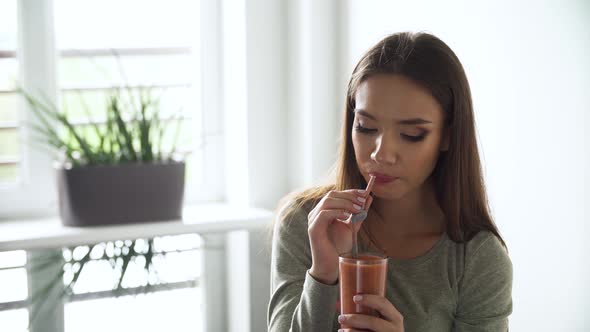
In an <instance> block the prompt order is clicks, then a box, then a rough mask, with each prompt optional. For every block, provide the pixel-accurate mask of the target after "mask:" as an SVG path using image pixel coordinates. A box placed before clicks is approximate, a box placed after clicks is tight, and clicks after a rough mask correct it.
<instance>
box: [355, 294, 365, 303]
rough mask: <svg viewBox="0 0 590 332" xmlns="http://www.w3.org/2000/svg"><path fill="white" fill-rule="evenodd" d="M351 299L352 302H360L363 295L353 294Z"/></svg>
mask: <svg viewBox="0 0 590 332" xmlns="http://www.w3.org/2000/svg"><path fill="white" fill-rule="evenodd" d="M352 300H353V301H354V302H360V301H362V300H363V296H362V295H355V296H353V297H352Z"/></svg>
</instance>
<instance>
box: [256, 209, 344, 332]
mask: <svg viewBox="0 0 590 332" xmlns="http://www.w3.org/2000/svg"><path fill="white" fill-rule="evenodd" d="M283 211H285V209H283ZM289 215H290V216H289V217H286V216H285V215H284V213H279V214H278V217H277V219H276V221H275V226H274V231H273V239H272V254H271V298H270V303H269V307H268V330H269V331H273V332H279V331H280V332H282V331H310V332H313V331H322V332H325V331H333V330H337V329H338V327H337V325H336V326H334V321H335V316H336V302H337V300H338V284H336V285H326V284H323V283H321V282H318V281H316V280H315V279H314V278H313V277H312V276H311V275H310V274H309V273H308V270H309V269H310V268H311V263H312V260H311V249H310V245H309V237H308V235H307V212H306V211H304V210H303V209H301V210H299V211H296V212H294V213H289Z"/></svg>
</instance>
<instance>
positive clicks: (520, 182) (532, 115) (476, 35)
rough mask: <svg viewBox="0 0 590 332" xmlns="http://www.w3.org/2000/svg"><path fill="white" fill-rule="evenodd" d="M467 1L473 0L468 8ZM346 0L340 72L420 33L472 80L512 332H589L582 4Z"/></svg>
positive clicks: (588, 63)
mask: <svg viewBox="0 0 590 332" xmlns="http://www.w3.org/2000/svg"><path fill="white" fill-rule="evenodd" d="M476 3H477V4H476ZM481 3H482V2H479V1H361V0H349V1H348V3H347V4H348V7H349V8H348V20H349V24H350V25H349V27H348V30H349V32H350V35H349V41H348V49H347V50H346V51H347V53H348V54H346V55H345V56H347V58H348V62H347V67H346V68H343V70H346V71H347V72H348V73H350V72H351V70H352V68H353V65H354V64H355V63H356V62H357V61H358V59H359V58H360V56H361V54H362V53H363V52H364V51H365V50H366V49H368V48H369V47H370V46H371V45H372V44H374V43H375V42H377V41H378V40H379V39H381V38H382V37H383V36H385V35H386V34H388V33H392V32H397V31H405V30H412V31H421V30H424V31H427V32H431V33H433V34H435V35H437V36H438V37H440V38H441V39H442V40H443V41H445V42H446V43H447V44H448V45H449V46H450V47H451V48H452V49H453V50H454V51H455V52H456V54H457V55H458V56H459V58H460V59H461V61H462V63H463V65H464V67H465V70H466V72H467V76H468V79H469V81H470V84H471V88H472V92H473V99H474V104H475V112H476V121H477V126H478V130H479V140H480V141H479V143H480V146H481V148H482V154H483V159H484V167H485V175H486V181H487V185H488V193H489V196H490V201H491V205H492V209H493V213H494V216H495V218H496V220H497V224H498V226H499V228H500V231H501V232H502V234H503V236H504V237H505V240H506V241H507V244H508V247H509V250H510V256H511V259H512V262H513V265H514V287H513V299H514V313H513V315H512V317H511V330H514V331H588V330H590V324H589V323H588V321H584V319H585V318H584V316H587V313H588V312H589V311H590V286H589V285H588V282H589V281H590V278H589V277H588V275H589V272H590V268H589V265H590V264H589V263H588V262H589V261H590V259H589V258H588V254H590V251H589V247H588V245H587V244H586V243H587V242H586V240H587V238H588V236H589V235H590V232H589V231H588V227H587V226H586V225H585V221H586V220H585V218H584V203H588V201H589V198H588V197H586V198H584V183H585V182H586V184H587V183H588V179H587V177H586V179H585V174H584V173H585V171H586V170H588V169H589V168H588V167H589V163H588V154H589V153H588V151H587V149H586V148H587V146H588V140H589V139H588V138H587V137H586V136H585V133H584V130H585V128H586V127H585V126H584V120H585V121H586V124H587V122H588V117H587V116H586V115H585V113H586V112H588V111H590V100H589V97H588V95H589V94H588V92H589V90H590V10H589V8H590V5H589V4H588V2H587V1H586V2H584V1H577V2H576V1H548V0H543V1H533V0H528V1H519V2H518V3H516V2H515V1H509V0H499V1H494V2H492V1H488V2H487V4H485V5H482V4H481Z"/></svg>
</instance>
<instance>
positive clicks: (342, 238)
mask: <svg viewBox="0 0 590 332" xmlns="http://www.w3.org/2000/svg"><path fill="white" fill-rule="evenodd" d="M366 195H367V193H366V192H365V191H364V190H358V189H350V190H344V191H335V190H333V191H330V192H329V193H328V194H326V196H324V197H323V198H322V199H321V200H320V202H319V203H318V204H317V205H316V206H315V207H314V208H313V210H311V211H310V212H309V215H308V216H307V218H308V228H307V231H308V234H309V242H310V246H311V256H312V266H311V269H310V270H309V273H310V274H311V275H312V277H314V278H315V279H316V280H318V281H320V282H322V283H325V284H334V283H335V282H336V280H338V255H339V254H342V253H346V252H349V251H350V250H351V248H352V231H353V228H354V231H355V232H357V231H358V230H359V229H360V227H361V225H362V222H358V223H354V224H352V225H351V224H350V223H349V222H348V220H349V217H350V215H351V214H355V213H359V212H361V211H362V210H361V207H362V206H363V204H364V205H365V210H368V209H369V207H370V206H371V203H372V202H373V198H372V197H371V196H368V197H366Z"/></svg>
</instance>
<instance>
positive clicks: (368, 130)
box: [355, 124, 377, 134]
mask: <svg viewBox="0 0 590 332" xmlns="http://www.w3.org/2000/svg"><path fill="white" fill-rule="evenodd" d="M355 129H356V130H357V131H358V132H359V133H363V134H371V133H375V132H377V129H372V128H366V127H363V126H361V125H360V124H357V125H356V126H355Z"/></svg>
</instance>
